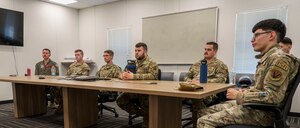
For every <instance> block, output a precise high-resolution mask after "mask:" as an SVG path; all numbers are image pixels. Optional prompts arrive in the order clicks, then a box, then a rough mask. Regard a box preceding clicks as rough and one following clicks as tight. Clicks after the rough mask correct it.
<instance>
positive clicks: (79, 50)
mask: <svg viewBox="0 0 300 128" xmlns="http://www.w3.org/2000/svg"><path fill="white" fill-rule="evenodd" d="M76 52H80V53H81V55H83V51H82V50H81V49H76V50H75V53H76Z"/></svg>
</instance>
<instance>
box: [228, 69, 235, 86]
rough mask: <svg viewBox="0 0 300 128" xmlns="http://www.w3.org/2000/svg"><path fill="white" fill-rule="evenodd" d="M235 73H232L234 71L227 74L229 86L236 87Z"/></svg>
mask: <svg viewBox="0 0 300 128" xmlns="http://www.w3.org/2000/svg"><path fill="white" fill-rule="evenodd" d="M235 81H236V73H235V72H234V70H231V71H230V72H229V84H231V85H236V82H235Z"/></svg>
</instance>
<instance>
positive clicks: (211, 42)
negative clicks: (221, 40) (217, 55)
mask: <svg viewBox="0 0 300 128" xmlns="http://www.w3.org/2000/svg"><path fill="white" fill-rule="evenodd" d="M206 45H212V46H213V48H214V50H216V51H218V49H219V45H218V43H216V42H213V41H210V42H207V43H206Z"/></svg>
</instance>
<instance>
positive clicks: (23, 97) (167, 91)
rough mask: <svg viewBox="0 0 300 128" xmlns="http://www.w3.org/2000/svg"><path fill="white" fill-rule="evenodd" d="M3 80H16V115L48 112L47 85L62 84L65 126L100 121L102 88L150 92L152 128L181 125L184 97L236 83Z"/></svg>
mask: <svg viewBox="0 0 300 128" xmlns="http://www.w3.org/2000/svg"><path fill="white" fill-rule="evenodd" d="M0 81H2V82H11V83H12V91H13V104H14V116H15V117H16V118H22V117H28V116H33V115H40V114H44V113H46V112H47V107H46V98H45V97H46V94H45V87H46V86H57V87H61V88H62V93H63V94H62V95H63V107H64V108H63V109H64V127H65V128H81V127H87V126H92V125H95V124H97V120H98V107H97V105H98V100H97V94H98V92H99V90H103V91H117V92H126V93H136V94H148V95H149V128H180V127H181V113H182V100H183V99H184V98H192V99H201V98H204V97H206V96H209V95H212V94H216V93H219V92H222V91H225V90H227V89H228V88H230V87H232V85H229V84H218V83H207V84H200V85H201V86H203V87H204V89H201V90H197V91H179V90H178V86H179V82H178V81H149V80H148V81H144V80H142V81H129V80H118V79H113V80H98V81H75V80H64V79H61V77H51V76H46V77H45V79H39V76H17V77H0Z"/></svg>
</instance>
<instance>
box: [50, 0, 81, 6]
mask: <svg viewBox="0 0 300 128" xmlns="http://www.w3.org/2000/svg"><path fill="white" fill-rule="evenodd" d="M50 1H52V2H55V3H59V4H65V5H67V4H72V3H76V2H78V1H76V0H50Z"/></svg>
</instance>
